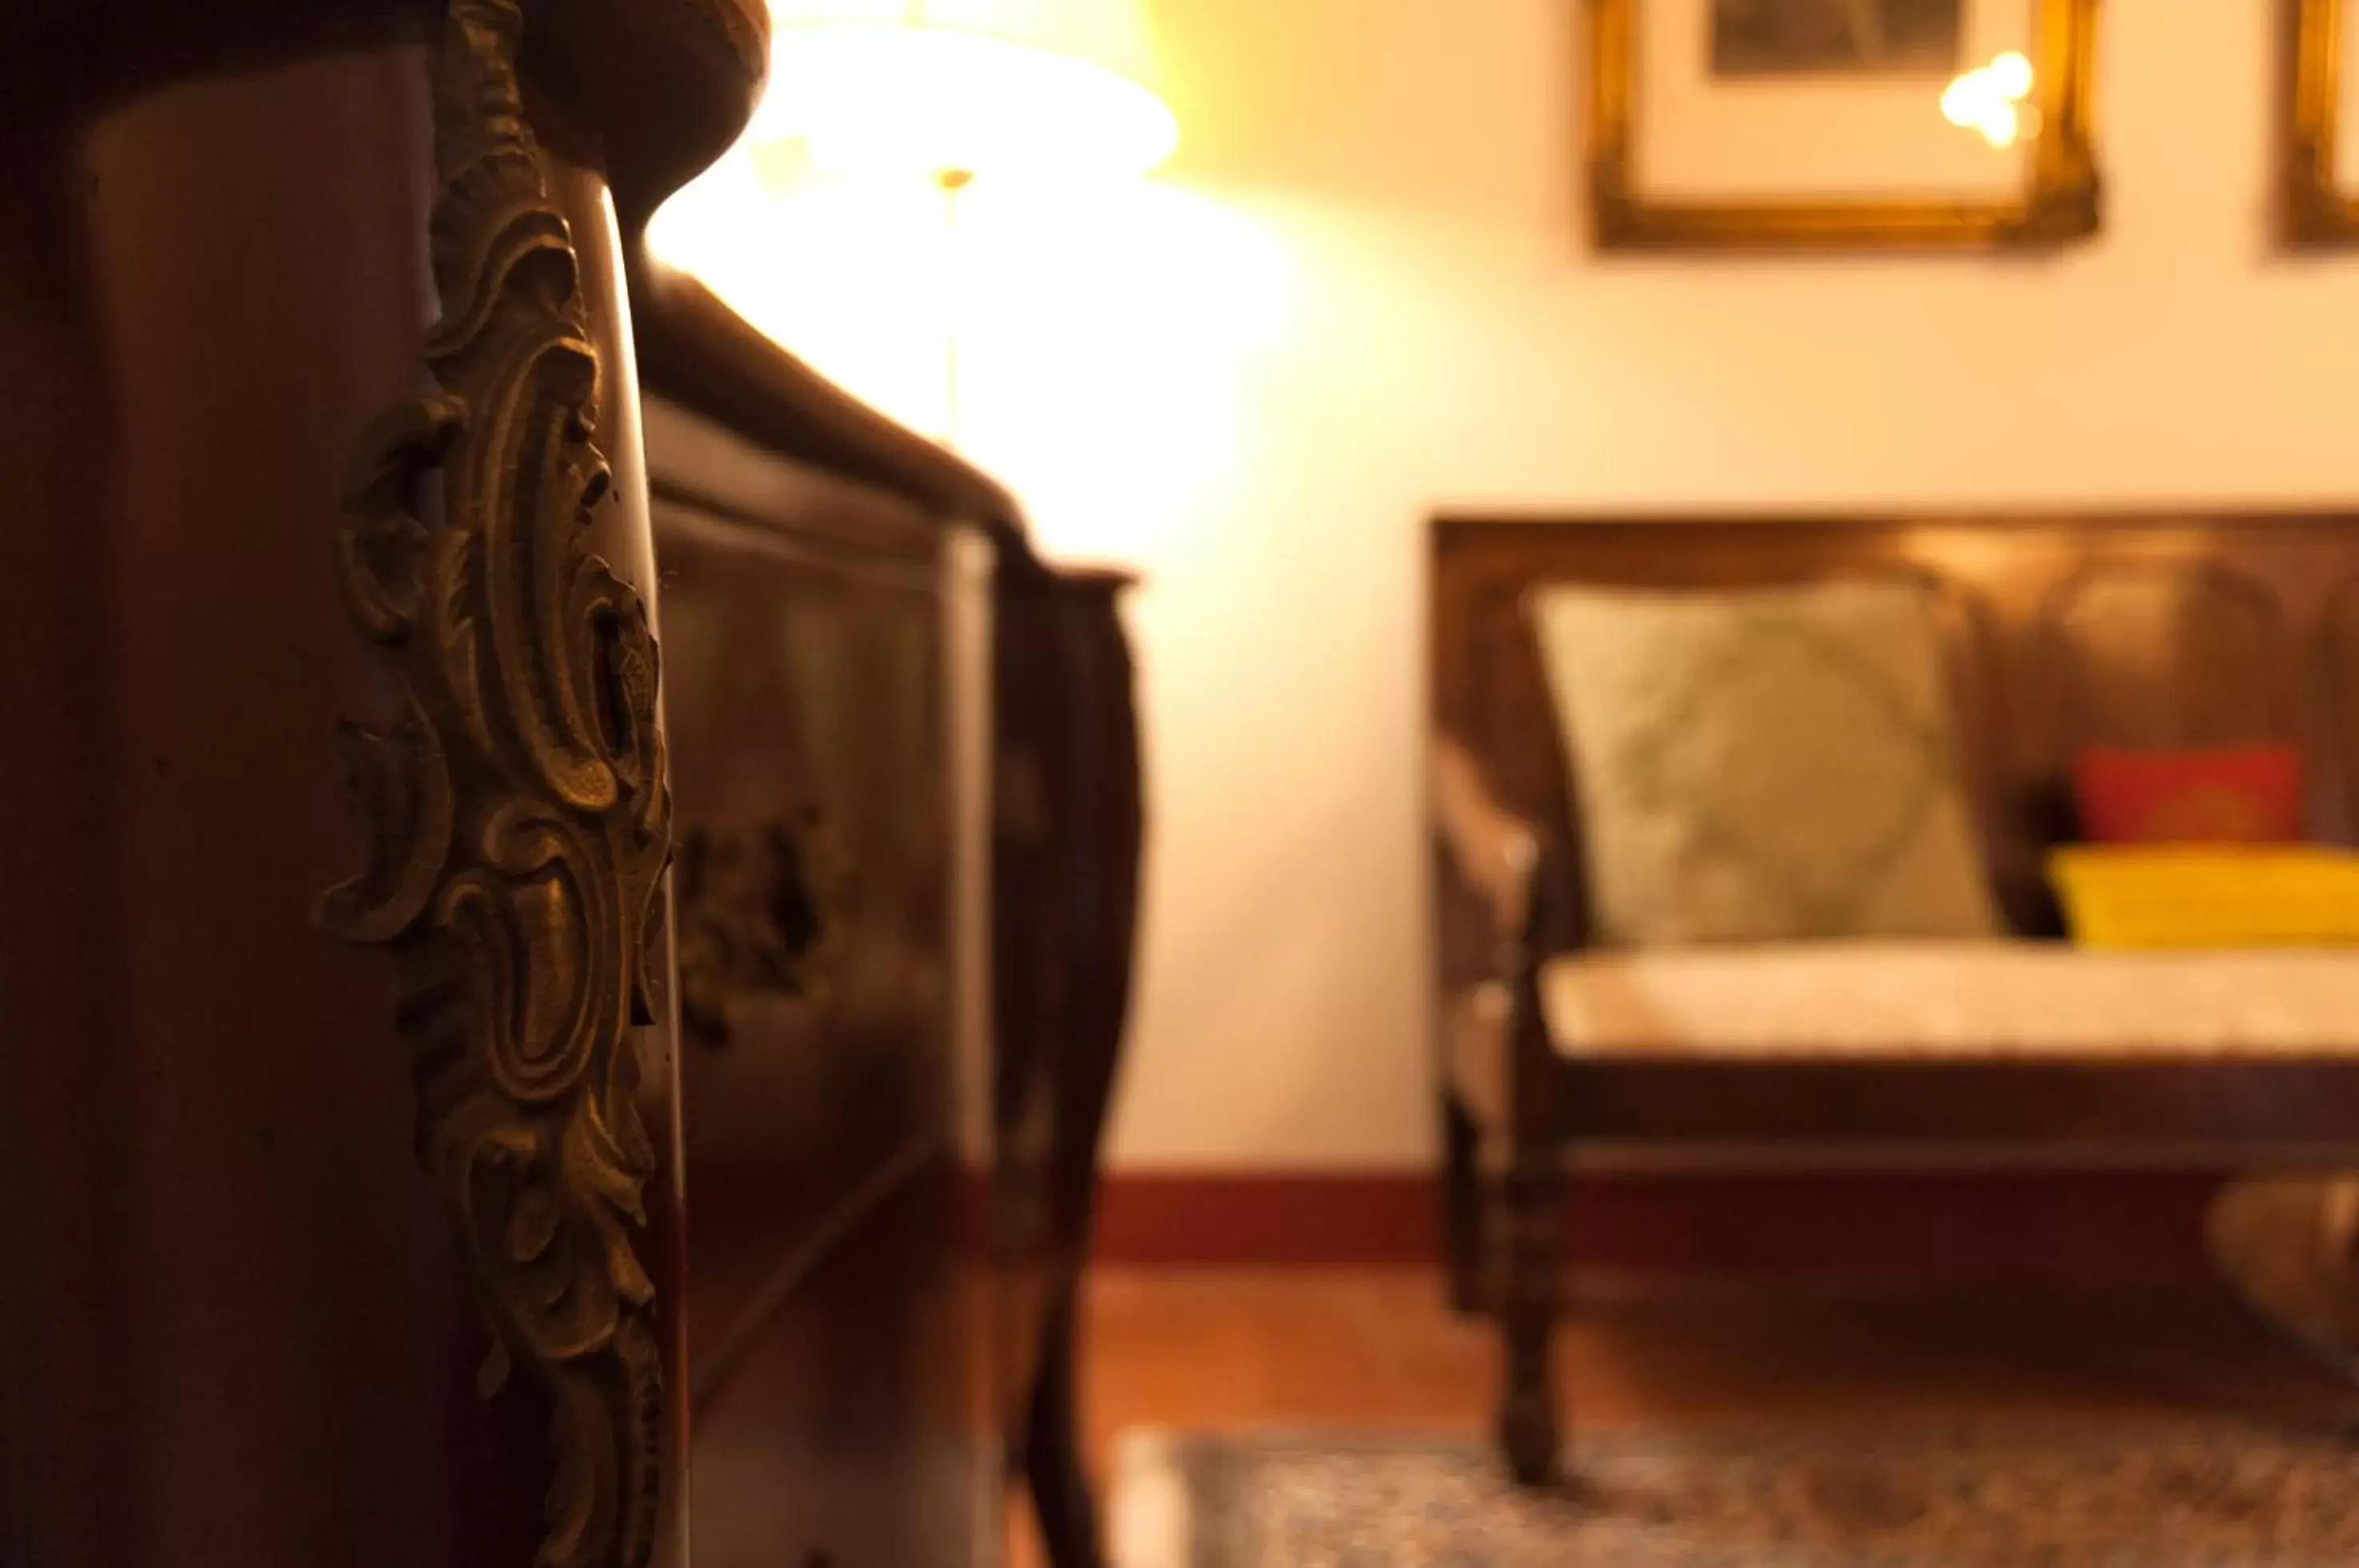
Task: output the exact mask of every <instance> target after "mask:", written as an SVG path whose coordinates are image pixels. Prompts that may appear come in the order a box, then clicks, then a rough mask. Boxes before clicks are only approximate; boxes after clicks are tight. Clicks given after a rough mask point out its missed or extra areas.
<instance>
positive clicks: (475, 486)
mask: <svg viewBox="0 0 2359 1568" xmlns="http://www.w3.org/2000/svg"><path fill="white" fill-rule="evenodd" d="M765 60H766V21H765V15H764V10H763V7H762V6H761V5H760V4H759V3H758V0H563V3H559V0H208V4H206V5H165V4H162V3H160V0H32V3H31V4H29V5H17V6H12V7H9V8H8V9H7V11H6V14H5V16H0V376H5V384H6V385H7V386H8V387H10V388H11V393H12V396H11V397H9V399H8V400H7V403H6V405H5V416H6V417H5V419H0V480H5V484H6V486H7V489H8V491H9V494H10V495H11V497H12V507H11V516H10V519H9V521H8V522H7V523H6V524H5V526H0V718H5V723H6V726H7V729H6V733H7V735H8V736H9V745H8V746H7V748H6V749H7V752H8V755H9V757H10V760H11V766H10V767H9V768H8V769H7V772H8V775H9V782H8V784H7V785H5V787H0V885H5V887H6V889H7V894H8V897H7V898H5V899H0V1018H5V1023H0V1243H5V1247H6V1248H7V1252H8V1256H9V1258H10V1259H11V1262H10V1267H9V1268H8V1269H5V1270H0V1563H5V1564H7V1565H9V1568H15V1565H16V1564H18V1563H25V1564H30V1565H40V1568H47V1565H49V1564H74V1565H77V1568H80V1565H82V1564H92V1565H98V1568H116V1565H124V1568H128V1565H134V1564H136V1565H146V1564H151V1563H153V1564H166V1563H168V1564H172V1565H173V1568H205V1565H208V1564H215V1563H218V1564H223V1565H227V1564H231V1563H235V1564H238V1565H239V1568H253V1565H256V1564H261V1565H266V1568H277V1565H280V1564H284V1565H288V1568H293V1565H295V1564H299V1563H300V1564H306V1565H308V1564H311V1563H321V1562H333V1563H354V1564H371V1563H383V1564H386V1565H387V1568H391V1565H393V1564H404V1565H408V1564H414V1563H423V1562H432V1563H448V1564H456V1565H462V1568H474V1565H479V1564H480V1565H484V1568H491V1565H495V1564H496V1565H506V1568H522V1565H524V1564H527V1563H540V1564H544V1565H546V1568H625V1565H630V1568H637V1565H640V1564H647V1563H660V1564H666V1565H671V1568H678V1565H681V1564H686V1563H690V1561H691V1558H690V1542H691V1540H693V1541H694V1546H695V1552H696V1553H697V1554H698V1558H697V1560H698V1561H709V1563H712V1564H726V1563H737V1562H745V1563H754V1562H760V1563H788V1564H793V1565H797V1568H805V1565H816V1564H822V1563H833V1564H842V1565H843V1568H868V1565H871V1564H879V1565H881V1564H887V1563H890V1564H894V1565H896V1568H901V1565H927V1564H943V1565H964V1564H970V1563H988V1562H990V1561H992V1560H993V1559H994V1558H995V1556H996V1554H997V1552H998V1550H999V1544H1000V1539H1001V1538H1000V1534H999V1523H998V1513H999V1506H998V1505H999V1499H1000V1497H1002V1496H1003V1495H1004V1486H1003V1482H1004V1478H1005V1477H1006V1475H1007V1474H1008V1473H1009V1469H1008V1467H1009V1466H1011V1465H1012V1466H1015V1467H1016V1468H1017V1469H1028V1470H1029V1471H1030V1473H1031V1474H1032V1475H1033V1478H1034V1482H1035V1489H1036V1491H1037V1492H1038V1495H1039V1497H1040V1498H1041V1501H1042V1506H1043V1509H1044V1515H1045V1517H1046V1519H1047V1521H1048V1523H1049V1539H1050V1541H1051V1546H1052V1554H1053V1555H1054V1556H1055V1557H1056V1559H1057V1561H1058V1563H1060V1568H1086V1564H1087V1563H1090V1562H1091V1561H1092V1559H1093V1556H1094V1553H1095V1543H1094V1537H1093V1533H1092V1530H1091V1526H1090V1510H1089V1508H1088V1496H1087V1491H1086V1487H1085V1486H1082V1484H1081V1481H1080V1476H1079V1470H1078V1466H1077V1465H1076V1464H1075V1463H1074V1460H1073V1455H1072V1448H1071V1293H1072V1288H1073V1281H1074V1278H1075V1275H1076V1273H1077V1270H1078V1268H1079V1260H1080V1251H1081V1245H1080V1238H1081V1237H1082V1236H1083V1235H1085V1233H1086V1225H1087V1216H1088V1203H1089V1190H1090V1171H1091V1168H1092V1163H1093V1153H1094V1145H1095V1138H1096V1133H1097V1127H1098V1125H1099V1121H1100V1119H1101V1117H1102V1115H1103V1103H1104V1096H1105V1093H1106V1090H1107V1087H1108V1085H1109V1084H1110V1082H1111V1077H1112V1073H1113V1066H1114V1052H1115V1047H1116V1044H1117V1043H1118V1040H1119V1034H1120V1015H1121V999H1122V995H1123V990H1124V987H1125V983H1126V979H1127V974H1128V933H1129V929H1130V926H1129V921H1130V919H1131V910H1130V898H1131V897H1132V893H1133V891H1134V887H1135V881H1134V879H1135V876H1136V853H1137V844H1138V833H1139V822H1138V812H1137V794H1136V750H1135V737H1134V736H1133V735H1132V732H1131V728H1130V725H1131V722H1132V721H1131V713H1130V707H1129V687H1128V679H1129V676H1128V664H1127V659H1126V655H1125V653H1124V650H1123V648H1122V643H1121V635H1120V630H1119V627H1118V625H1117V624H1116V622H1115V621H1114V615H1113V591H1112V585H1111V584H1109V583H1105V582H1103V581H1102V580H1098V579H1093V578H1066V577H1063V576H1060V575H1059V574H1058V573H1056V572H1052V571H1050V570H1049V568H1047V567H1046V566H1044V565H1043V564H1042V563H1041V562H1040V561H1038V560H1037V558H1035V557H1034V556H1033V554H1032V553H1031V551H1030V550H1029V548H1028V546H1027V543H1026V539H1025V534H1024V529H1023V524H1022V519H1021V517H1020V516H1019V514H1018V512H1017V509H1016V506H1014V504H1013V503H1012V502H1011V501H1010V500H1009V499H1008V497H1007V496H1006V494H1005V493H1004V492H1003V491H1001V490H1000V489H999V488H998V487H997V486H995V485H993V484H992V483H991V482H990V481H989V480H987V479H986V478H984V476H983V475H981V474H977V473H975V472H974V471H973V470H972V469H970V468H968V467H967V466H966V465H964V464H963V463H960V462H959V461H958V460H956V459H955V458H953V457H951V455H950V454H948V453H945V452H940V450H939V449H936V448H934V447H932V446H930V445H929V444H928V443H926V442H924V441H920V440H919V439H918V438H916V437H914V436H911V435H909V434H908V433H907V432H906V431H903V430H898V429H897V428H896V427H894V426H892V425H891V424H890V423H889V422H888V421H886V420H884V419H882V418H880V417H879V416H877V415H875V413H873V412H872V411H870V410H868V409H866V408H862V407H861V406H859V405H858V404H856V403H853V401H851V400H850V399H848V398H846V397H843V395H842V394H841V393H839V392H837V391H835V390H834V389H833V388H832V387H830V386H828V384H826V383H825V382H824V381H822V380H821V378H819V377H818V376H814V375H812V374H811V373H810V371H809V370H807V369H806V368H804V367H803V366H801V365H799V364H798V363H797V362H795V361H794V360H793V359H792V358H791V357H790V356H788V354H784V353H783V352H781V351H779V350H778V349H777V348H776V347H775V346H773V345H770V344H768V343H765V342H763V341H762V340H761V339H759V338H758V337H756V335H755V334H754V333H752V332H750V331H748V330H747V329H745V327H744V326H743V324H742V323H740V322H738V321H736V320H735V318H734V317H732V316H730V315H729V314H728V312H726V311H725V310H723V309H721V308H720V307H719V306H718V304H717V303H716V302H715V301H713V300H712V298H711V297H710V296H709V295H707V294H706V293H705V292H704V291H703V290H702V289H701V288H699V287H698V286H697V285H696V284H695V283H694V282H693V281H692V280H690V279H688V278H681V277H679V276H676V275H670V274H666V273H664V272H662V271H661V270H659V269H658V268H657V267H654V266H653V265H652V264H650V263H649V262H648V261H647V258H646V256H645V255H644V252H643V247H642V245H641V243H640V234H641V231H642V229H643V227H644V225H645V223H646V221H647V217H648V216H649V214H650V213H651V212H653V211H654V209H655V207H656V206H657V205H658V203H659V202H660V201H661V200H662V199H663V197H664V196H665V195H667V194H668V193H669V191H672V190H673V189H675V188H677V186H678V185H679V184H680V183H681V182H682V181H684V180H686V179H688V178H689V177H690V175H692V174H693V173H694V172H695V171H696V170H697V169H700V168H701V166H702V165H703V164H705V163H706V162H708V161H709V160H710V159H711V158H712V157H714V156H715V155H717V154H718V153H719V152H720V151H721V150H722V149H723V147H725V146H726V145H727V144H728V143H729V142H730V140H731V139H733V138H734V136H736V135H737V134H738V132H739V131H740V130H741V129H742V127H743V125H744V124H745V120H746V118H747V116H748V115H749V114H750V112H751V107H752V104H753V102H754V100H755V97H756V93H757V92H758V88H759V84H760V81H761V77H762V73H763V71H764V65H765ZM642 387H645V389H646V392H647V398H646V400H645V401H644V402H643V401H642ZM658 649H660V654H659V653H658ZM1014 670H1023V671H1026V672H1027V673H1026V676H1025V680H1026V681H1027V684H1026V685H1025V686H1024V687H1023V688H1022V689H1021V690H1020V691H1012V692H1011V691H1006V690H1005V689H1004V688H1005V685H1006V678H1007V675H1008V672H1010V671H1014ZM994 801H997V802H999V803H998V804H997V805H995V804H994ZM1011 802H1012V803H1013V807H1014V809H1012V810H1011V809H1009V807H1010V803H1011ZM1007 977H1016V978H1013V979H1009V978H1007ZM691 1527H692V1530H691Z"/></svg>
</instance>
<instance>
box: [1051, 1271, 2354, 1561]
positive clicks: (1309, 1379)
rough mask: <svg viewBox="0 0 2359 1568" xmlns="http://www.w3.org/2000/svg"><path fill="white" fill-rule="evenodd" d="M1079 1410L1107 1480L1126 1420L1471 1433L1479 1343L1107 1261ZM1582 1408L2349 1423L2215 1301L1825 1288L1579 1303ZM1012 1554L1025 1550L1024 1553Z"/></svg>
mask: <svg viewBox="0 0 2359 1568" xmlns="http://www.w3.org/2000/svg"><path fill="white" fill-rule="evenodd" d="M1088 1334H1089V1343H1088V1349H1087V1353H1086V1354H1087V1359H1086V1367H1087V1370H1086V1374H1085V1377H1086V1384H1087V1387H1086V1394H1085V1404H1086V1420H1087V1423H1088V1431H1089V1436H1090V1446H1091V1451H1092V1459H1093V1465H1094V1467H1095V1473H1096V1474H1097V1475H1099V1476H1100V1477H1101V1478H1102V1481H1101V1484H1102V1486H1104V1485H1108V1484H1110V1469H1109V1465H1110V1461H1111V1458H1112V1452H1113V1443H1114V1436H1115V1434H1116V1433H1118V1432H1121V1431H1123V1430H1124V1429H1125V1428H1129V1427H1141V1426H1147V1427H1154V1426H1160V1427H1169V1428H1179V1429H1185V1430H1200V1431H1201V1430H1236V1429H1250V1428H1264V1429H1270V1428H1291V1429H1296V1430H1300V1429H1305V1428H1313V1429H1321V1428H1323V1429H1334V1428H1344V1429H1358V1430H1371V1429H1384V1430H1388V1431H1394V1432H1412V1431H1413V1432H1467V1433H1473V1432H1481V1431H1483V1430H1484V1427H1485V1426H1486V1425H1487V1421H1488V1408H1489V1402H1490V1400H1491V1399H1492V1396H1493V1389H1494V1381H1493V1380H1494V1349H1493V1341H1492V1336H1491V1334H1488V1333H1487V1332H1485V1331H1484V1329H1483V1328H1482V1327H1481V1326H1480V1325H1479V1324H1473V1323H1468V1322H1466V1321H1464V1320H1462V1319H1459V1318H1456V1317H1454V1316H1452V1315H1451V1313H1450V1312H1448V1311H1447V1310H1446V1309H1445V1308H1444V1306H1443V1305H1442V1303H1441V1301H1440V1290H1439V1285H1438V1281H1437V1280H1436V1279H1434V1278H1433V1277H1432V1276H1431V1275H1430V1274H1426V1273H1413V1274H1412V1273H1377V1272H1346V1271H1333V1272H1328V1271H1314V1270H1299V1271H1256V1272H1249V1273H1225V1272H1199V1271H1186V1272H1171V1273H1142V1272H1110V1273H1104V1274H1101V1275H1100V1276H1099V1277H1098V1278H1097V1279H1095V1280H1094V1281H1093V1283H1092V1285H1091V1288H1090V1296H1089V1314H1088ZM1558 1368H1559V1375H1560V1385H1561V1398H1562V1399H1563V1400H1564V1406H1563V1408H1564V1409H1565V1410H1567V1411H1568V1412H1571V1415H1572V1419H1573V1420H1574V1421H1576V1422H1577V1421H1594V1422H1600V1423H1603V1422H1627V1421H1640V1420H1647V1419H1681V1418H1688V1419H1709V1418H1712V1417H1740V1416H1751V1417H1769V1418H1773V1419H1781V1420H1830V1421H1832V1420H1843V1419H1854V1418H1866V1417H1875V1416H1891V1415H1897V1414H1904V1413H1908V1412H1915V1411H1929V1412H1951V1411H1962V1410H2036V1411H2041V1412H2052V1413H2065V1412H2082V1411H2100V1410H2109V1411H2124V1410H2131V1411H2135V1410H2155V1411H2172V1412H2180V1413H2186V1412H2200V1411H2204V1410H2230V1411H2243V1412H2255V1411H2262V1412H2284V1413H2287V1414H2295V1415H2354V1414H2359V1392H2354V1389H2353V1388H2352V1387H2351V1386H2349V1385H2346V1384H2344V1383H2343V1382H2341V1381H2340V1380H2338V1379H2337V1378H2335V1377H2332V1376H2329V1375H2328V1374H2326V1373H2325V1372H2324V1371H2322V1370H2321V1368H2319V1367H2316V1366H2315V1365H2313V1364H2312V1363H2311V1362H2310V1360H2308V1359H2307V1358H2306V1357H2304V1356H2299V1355H2297V1354H2295V1353H2294V1352H2292V1351H2291V1350H2289V1349H2288V1348H2287V1347H2286V1346H2285V1345H2281V1344H2280V1343H2279V1342H2278V1341H2277V1339H2276V1338H2275V1337H2274V1336H2272V1335H2271V1334H2268V1333H2267V1332H2265V1331H2263V1330H2261V1329H2260V1328H2258V1327H2257V1326H2256V1325H2255V1324H2254V1323H2252V1322H2251V1321H2250V1320H2249V1319H2248V1318H2247V1317H2246V1316H2245V1313H2244V1312H2243V1310H2242V1309H2241V1308H2240V1307H2239V1306H2238V1305H2237V1304H2236V1303H2235V1302H2234V1301H2233V1300H2231V1299H2230V1298H2229V1297H2228V1296H2227V1295H2226V1294H2225V1293H2224V1292H2223V1291H2221V1290H2215V1289H2212V1288H2210V1287H2204V1286H2192V1285H2190V1286H2186V1287H2162V1288H2156V1287H2146V1288H2138V1289H2130V1288H2110V1289H2093V1288H2079V1289H2069V1290H2068V1289H2052V1290H2051V1289H2040V1290H2026V1289H2022V1288H2020V1287H2017V1288H2009V1289H1995V1288H1990V1287H1982V1288H1972V1287H1959V1286H1947V1287H1927V1286H1917V1287H1908V1288H1899V1287H1890V1286H1886V1287H1882V1288H1877V1289H1866V1288H1861V1287H1852V1288H1848V1289H1843V1288H1836V1287H1832V1286H1827V1285H1813V1284H1795V1283H1781V1284H1774V1285H1767V1286H1763V1285H1753V1286H1746V1287H1737V1286H1712V1285H1706V1286H1690V1287H1681V1288H1676V1289H1674V1288H1669V1287H1663V1286H1653V1287H1649V1288H1647V1289H1645V1290H1629V1291H1624V1292H1620V1293H1614V1294H1604V1293H1599V1292H1594V1291H1593V1292H1587V1293H1584V1294H1583V1295H1582V1297H1580V1299H1578V1300H1577V1301H1576V1302H1575V1303H1574V1305H1573V1307H1572V1309H1571V1312H1570V1313H1569V1315H1568V1317H1567V1319H1566V1322H1565V1323H1564V1325H1563V1327H1562V1329H1561V1331H1560V1334H1559V1337H1558ZM1016 1560H1017V1561H1018V1562H1019V1563H1028V1562H1031V1561H1033V1554H1032V1553H1031V1552H1029V1551H1028V1550H1025V1549H1021V1548H1020V1549H1019V1551H1018V1552H1017V1553H1016Z"/></svg>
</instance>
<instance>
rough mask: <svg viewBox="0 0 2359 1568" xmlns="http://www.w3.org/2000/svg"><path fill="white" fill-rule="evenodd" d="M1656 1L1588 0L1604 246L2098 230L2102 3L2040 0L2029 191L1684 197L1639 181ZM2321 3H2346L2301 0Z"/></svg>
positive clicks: (1906, 240)
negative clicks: (1659, 192)
mask: <svg viewBox="0 0 2359 1568" xmlns="http://www.w3.org/2000/svg"><path fill="white" fill-rule="evenodd" d="M1646 3H1647V0H1588V5H1589V39H1588V42H1589V60H1590V77H1589V212H1590V222H1591V233H1592V234H1593V237H1594V240H1595V243H1596V244H1597V245H1599V246H1600V247H1601V248H1605V249H1637V248H1656V249H1693V250H1746V249H1810V248H1819V249H1840V248H1854V249H1859V248H1885V247H1973V246H1990V247H2007V246H2043V245H2061V244H2066V243H2068V242H2071V241H2072V240H2077V239H2082V238H2085V237H2086V236H2088V235H2091V234H2095V233H2096V232H2097V226H2098V216H2099V202H2100V196H2101V188H2102V181H2101V180H2100V178H2099V176H2098V172H2097V159H2096V149H2095V143H2094V136H2093V129H2092V124H2091V110H2090V99H2091V96H2092V88H2093V82H2094V79H2095V75H2096V71H2095V63H2096V62H2095V56H2096V32H2097V0H2036V11H2035V13H2034V16H2035V29H2036V30H2035V34H2034V36H2035V38H2036V39H2037V42H2038V51H2039V54H2038V58H2039V59H2040V60H2042V61H2043V62H2045V69H2043V70H2042V71H2040V73H2039V78H2038V82H2037V84H2036V87H2035V97H2034V100H2033V103H2034V105H2035V106H2036V107H2037V109H2038V112H2039V116H2040V133H2039V136H2038V139H2037V141H2036V142H2035V143H2034V146H2033V151H2032V158H2031V169H2030V175H2029V178H2028V180H2027V188H2026V189H2025V190H2024V191H2023V192H2022V193H2021V194H2020V195H2018V196H2016V197H2013V198H2010V199H2007V200H2005V201H1960V200H1941V199H1923V200H1919V199H1913V198H1901V199H1897V200H1892V201H1853V200H1838V201H1734V202H1727V203H1721V202H1708V203H1707V202H1679V201H1671V202H1666V201H1655V200H1650V199H1648V198H1647V197H1644V196H1642V195H1640V194H1639V193H1638V191H1637V189H1636V179H1635V169H1636V158H1637V148H1636V145H1635V137H1636V120H1637V115H1636V94H1637V81H1636V76H1637V70H1636V67H1637V36H1638V35H1637V27H1638V14H1639V8H1640V7H1641V6H1642V5H1645V4H1646ZM2299 3H2300V4H2302V5H2306V6H2308V7H2310V8H2311V9H2318V8H2321V7H2327V8H2332V7H2336V6H2339V5H2340V3H2341V0H2299Z"/></svg>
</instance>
